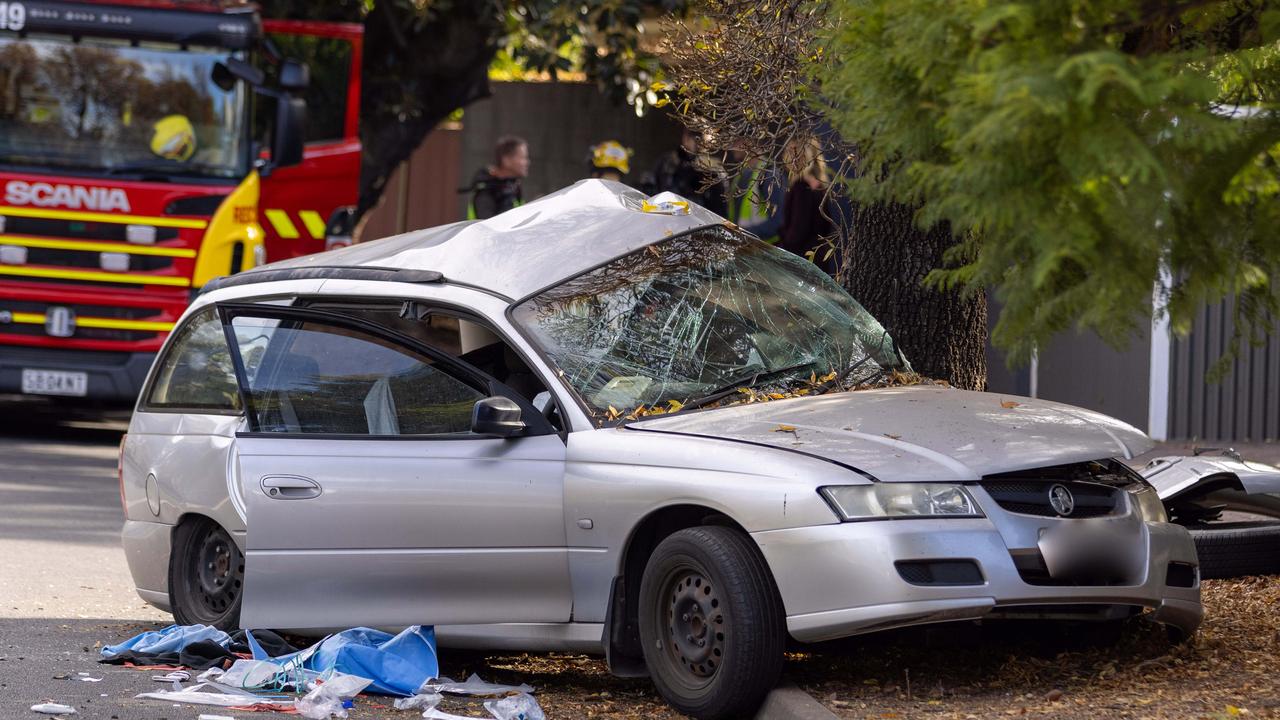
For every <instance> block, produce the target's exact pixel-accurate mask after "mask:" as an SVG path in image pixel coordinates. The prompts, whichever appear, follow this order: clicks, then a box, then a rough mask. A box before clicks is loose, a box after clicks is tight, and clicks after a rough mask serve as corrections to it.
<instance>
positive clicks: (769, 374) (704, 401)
mask: <svg viewBox="0 0 1280 720" xmlns="http://www.w3.org/2000/svg"><path fill="white" fill-rule="evenodd" d="M814 362H816V360H806V361H804V362H802V363H796V364H795V365H788V366H786V367H780V368H775V369H773V370H760V371H758V372H756V373H755V374H753V375H751V376H750V377H746V378H741V379H738V380H734V381H733V382H731V383H726V384H725V385H722V386H720V387H718V388H716V389H715V390H713V391H711V392H710V393H707V394H706V395H703V396H702V397H697V398H694V399H692V400H690V401H688V402H686V403H684V407H686V408H691V409H692V408H700V407H702V406H703V405H708V404H710V403H713V402H715V401H717V400H723V399H724V398H726V397H729V396H730V395H732V394H733V393H734V392H736V391H737V390H738V388H743V387H751V386H752V385H755V384H756V383H758V382H760V381H761V380H768V379H770V378H775V377H779V376H781V375H785V374H786V373H789V372H793V371H795V370H799V369H800V368H804V367H809V366H810V365H812V364H813V363H814Z"/></svg>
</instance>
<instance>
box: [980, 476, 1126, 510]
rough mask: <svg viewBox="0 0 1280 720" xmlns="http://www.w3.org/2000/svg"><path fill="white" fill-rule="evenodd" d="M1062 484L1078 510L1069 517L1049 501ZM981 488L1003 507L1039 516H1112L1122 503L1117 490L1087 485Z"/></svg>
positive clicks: (993, 484)
mask: <svg viewBox="0 0 1280 720" xmlns="http://www.w3.org/2000/svg"><path fill="white" fill-rule="evenodd" d="M1055 485H1061V486H1063V487H1065V488H1067V490H1069V491H1070V492H1071V496H1072V498H1073V499H1074V501H1075V507H1074V508H1073V509H1072V511H1071V512H1070V513H1068V514H1066V515H1063V514H1061V513H1059V512H1058V511H1057V510H1055V509H1054V508H1053V506H1052V505H1051V504H1050V502H1049V498H1050V490H1051V489H1052V488H1053V487H1054V486H1055ZM982 487H983V489H984V490H986V491H987V494H989V495H990V496H991V499H992V500H995V501H996V504H997V505H999V506H1000V507H1001V508H1003V509H1005V510H1008V511H1009V512H1012V513H1020V514H1022V515H1038V516H1040V517H1070V518H1091V517H1102V516H1105V515H1110V514H1112V513H1114V512H1115V511H1116V508H1117V505H1118V504H1119V503H1118V501H1119V493H1120V492H1121V491H1120V490H1118V489H1117V488H1113V487H1107V486H1105V485H1095V484H1093V483H1084V482H1061V483H1057V482H1045V481H1030V480H1027V481H1024V480H988V481H984V482H983V483H982Z"/></svg>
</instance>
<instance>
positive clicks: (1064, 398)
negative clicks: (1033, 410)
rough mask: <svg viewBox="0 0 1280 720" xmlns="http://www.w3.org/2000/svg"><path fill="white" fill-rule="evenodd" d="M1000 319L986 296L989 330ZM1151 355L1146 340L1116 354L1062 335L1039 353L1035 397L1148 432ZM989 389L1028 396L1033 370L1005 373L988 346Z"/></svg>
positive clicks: (1085, 337)
mask: <svg viewBox="0 0 1280 720" xmlns="http://www.w3.org/2000/svg"><path fill="white" fill-rule="evenodd" d="M999 315H1000V303H999V301H998V300H996V299H995V298H994V297H993V296H992V295H991V294H990V293H988V295H987V318H988V320H987V322H988V327H990V328H994V327H995V324H996V319H997V318H998V317H999ZM1150 353H1151V343H1150V342H1149V341H1148V339H1147V337H1146V335H1145V334H1144V335H1143V336H1142V337H1138V338H1134V339H1133V341H1132V342H1131V343H1130V345H1129V347H1127V348H1124V349H1122V350H1116V349H1114V348H1112V347H1111V346H1109V345H1107V344H1106V343H1104V342H1102V340H1100V339H1099V338H1098V337H1097V336H1096V335H1094V334H1093V333H1085V334H1078V333H1063V334H1061V335H1058V336H1057V337H1055V338H1054V339H1053V340H1052V341H1050V342H1049V344H1048V345H1047V346H1046V347H1044V348H1041V350H1040V355H1039V358H1038V366H1039V367H1038V372H1037V383H1038V387H1037V392H1036V395H1037V397H1041V398H1044V399H1046V400H1057V401H1058V402H1064V403H1068V404H1070V405H1078V406H1080V407H1083V408H1088V409H1090V410H1097V411H1098V412H1101V413H1106V414H1107V415H1111V416H1113V417H1117V418H1119V419H1121V420H1124V421H1125V422H1127V423H1129V424H1130V425H1133V426H1134V427H1137V428H1138V429H1140V430H1143V431H1146V430H1147V411H1148V408H1147V401H1148V397H1149V395H1150V392H1149V388H1148V385H1149V379H1148V378H1149V375H1150V363H1151V360H1150ZM987 389H988V390H990V391H991V392H997V393H1008V394H1010V395H1029V394H1031V369H1030V368H1029V367H1026V366H1023V367H1020V368H1015V369H1012V370H1011V369H1009V368H1008V367H1006V365H1005V354H1004V353H1003V352H1001V351H999V350H997V349H996V348H995V347H993V346H992V345H991V343H990V342H988V343H987Z"/></svg>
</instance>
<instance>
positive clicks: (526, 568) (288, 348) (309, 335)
mask: <svg viewBox="0 0 1280 720" xmlns="http://www.w3.org/2000/svg"><path fill="white" fill-rule="evenodd" d="M219 311H220V313H221V317H222V322H223V326H224V329H225V331H226V334H227V338H228V342H229V343H230V344H231V346H232V348H233V353H232V355H233V360H234V361H235V362H236V364H237V367H236V372H237V380H238V382H239V385H240V389H241V393H242V395H243V399H244V403H245V407H246V409H247V412H246V416H247V429H246V430H245V431H243V432H240V433H239V434H238V435H237V438H236V450H237V456H238V475H239V476H238V482H239V485H240V490H241V493H242V497H243V499H244V504H245V509H246V515H247V527H248V534H247V539H246V553H245V558H246V567H245V590H244V601H243V608H242V611H241V624H242V626H243V627H272V628H288V629H304V628H344V627H352V626H357V625H369V626H380V627H394V626H405V625H412V624H471V623H495V622H563V621H567V620H568V619H569V615H570V610H571V600H570V588H569V569H568V560H567V555H566V548H565V531H564V511H563V490H562V487H563V478H564V459H565V446H564V442H563V441H562V440H561V439H560V437H559V436H558V435H556V434H555V433H554V430H553V429H552V428H551V427H550V426H549V425H547V424H546V423H545V421H544V420H543V419H542V417H541V415H540V414H539V413H537V412H536V411H534V410H533V409H532V408H531V407H529V406H528V403H527V401H525V400H523V399H522V398H520V397H519V395H517V394H516V393H514V392H511V391H510V390H509V389H508V388H506V387H505V386H503V385H501V384H500V383H497V382H496V381H494V380H492V379H491V378H488V377H487V376H484V375H483V374H482V373H480V372H479V371H478V370H475V369H474V368H472V367H470V366H468V365H466V364H465V363H462V362H461V361H458V360H457V359H456V358H452V357H449V356H447V355H444V354H442V353H441V352H440V351H438V350H434V349H432V348H429V347H426V346H425V345H421V344H419V343H417V342H416V341H414V340H412V339H411V338H408V337H406V336H403V335H399V334H397V333H395V332H392V331H390V330H386V329H384V328H381V327H379V326H377V325H373V324H370V323H367V322H363V321H360V320H357V319H353V318H351V317H348V316H343V315H339V314H334V313H329V312H325V311H319V310H303V309H297V308H288V307H276V306H261V305H220V306H219ZM492 395H504V396H507V397H510V398H511V399H513V400H515V401H516V402H517V404H519V405H521V407H522V410H523V417H524V419H525V420H526V422H528V423H529V429H528V432H527V433H526V434H525V435H524V436H522V437H517V438H509V439H500V438H492V437H484V436H479V435H476V434H473V433H472V432H471V431H470V423H471V412H472V408H473V406H474V404H475V402H476V401H478V400H480V399H482V398H485V397H489V396H492Z"/></svg>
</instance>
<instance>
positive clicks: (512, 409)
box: [471, 395, 525, 438]
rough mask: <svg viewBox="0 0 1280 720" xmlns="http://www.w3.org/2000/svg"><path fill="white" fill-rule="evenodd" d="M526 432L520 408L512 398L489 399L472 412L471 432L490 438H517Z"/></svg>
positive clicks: (481, 402) (477, 405) (476, 405)
mask: <svg viewBox="0 0 1280 720" xmlns="http://www.w3.org/2000/svg"><path fill="white" fill-rule="evenodd" d="M524 431H525V424H524V420H522V419H520V406H519V405H517V404H516V403H515V401H514V400H512V399H511V398H505V397H502V396H500V395H499V396H495V397H488V398H485V399H483V400H480V401H478V402H477V403H476V404H475V407H474V408H472V410H471V432H473V433H475V434H477V435H488V436H490V437H503V438H508V437H515V436H517V435H521V434H523V433H524Z"/></svg>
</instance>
